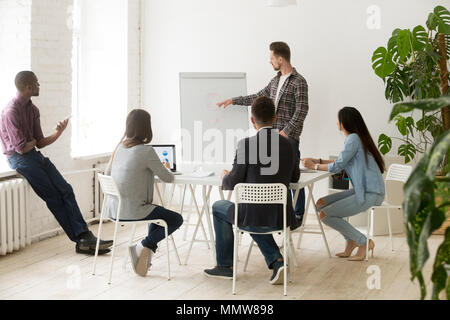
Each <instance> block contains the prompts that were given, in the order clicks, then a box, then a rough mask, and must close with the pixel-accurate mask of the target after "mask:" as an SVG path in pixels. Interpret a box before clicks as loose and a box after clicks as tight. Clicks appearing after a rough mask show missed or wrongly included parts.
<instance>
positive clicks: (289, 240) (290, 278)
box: [287, 231, 295, 282]
mask: <svg viewBox="0 0 450 320" xmlns="http://www.w3.org/2000/svg"><path fill="white" fill-rule="evenodd" d="M287 236H288V239H287V246H288V250H287V255H288V263H287V265H288V268H289V274H288V280H289V282H292V266H291V262H292V254H293V251H294V250H293V248H292V237H291V233H290V232H289V231H288V235H287ZM294 254H295V253H294ZM294 265H295V262H294Z"/></svg>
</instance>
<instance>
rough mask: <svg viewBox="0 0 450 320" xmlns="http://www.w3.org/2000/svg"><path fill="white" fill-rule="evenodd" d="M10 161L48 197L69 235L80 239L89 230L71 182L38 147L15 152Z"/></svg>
mask: <svg viewBox="0 0 450 320" xmlns="http://www.w3.org/2000/svg"><path fill="white" fill-rule="evenodd" d="M8 162H9V165H10V167H11V168H12V169H14V170H16V171H17V172H18V173H20V174H21V175H22V176H24V178H25V179H26V180H27V181H28V183H29V184H30V185H31V187H32V188H33V190H34V192H36V194H37V195H38V196H39V197H40V198H41V199H42V200H44V201H45V203H46V204H47V207H48V209H49V210H50V211H51V212H52V213H53V215H54V216H55V218H56V220H57V221H58V223H59V224H60V226H61V227H62V228H63V229H64V231H65V232H66V234H67V236H68V237H69V239H70V240H72V241H74V242H77V241H78V240H79V236H80V234H82V233H83V232H87V231H88V227H87V224H86V222H85V221H84V218H83V216H82V214H81V211H80V208H79V207H78V204H77V201H76V200H75V194H74V193H73V189H72V187H71V185H70V184H68V183H67V182H66V180H65V179H64V178H63V176H62V175H61V174H60V173H59V171H58V169H56V167H55V166H54V165H53V163H52V162H51V161H50V160H49V159H48V158H46V157H44V156H43V155H42V154H41V153H40V152H39V151H36V150H32V151H30V152H29V153H27V154H23V155H21V154H18V153H15V154H13V155H12V156H11V157H10V158H9V159H8Z"/></svg>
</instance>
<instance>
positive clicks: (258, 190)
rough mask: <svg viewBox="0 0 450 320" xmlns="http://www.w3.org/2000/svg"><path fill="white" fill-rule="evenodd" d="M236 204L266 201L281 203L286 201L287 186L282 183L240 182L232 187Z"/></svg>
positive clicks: (268, 202) (284, 203)
mask: <svg viewBox="0 0 450 320" xmlns="http://www.w3.org/2000/svg"><path fill="white" fill-rule="evenodd" d="M234 191H235V195H236V204H239V203H254V204H258V203H260V204H261V203H266V204H283V205H286V202H287V188H286V186H285V185H284V184H282V183H270V184H262V183H240V184H238V185H236V186H235V188H234Z"/></svg>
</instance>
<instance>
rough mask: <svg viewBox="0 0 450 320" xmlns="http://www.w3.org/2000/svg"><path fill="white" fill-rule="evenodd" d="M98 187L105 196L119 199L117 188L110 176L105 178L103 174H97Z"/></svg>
mask: <svg viewBox="0 0 450 320" xmlns="http://www.w3.org/2000/svg"><path fill="white" fill-rule="evenodd" d="M97 177H98V181H99V182H100V187H101V189H102V191H103V193H104V194H105V195H111V196H115V197H117V198H119V199H120V192H119V188H118V187H117V184H116V182H115V181H114V179H113V178H112V177H111V176H105V175H103V174H100V173H99V174H97Z"/></svg>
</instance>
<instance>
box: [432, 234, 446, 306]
mask: <svg viewBox="0 0 450 320" xmlns="http://www.w3.org/2000/svg"><path fill="white" fill-rule="evenodd" d="M449 267H450V227H448V228H447V229H446V230H445V238H444V241H443V242H442V243H441V245H440V246H439V248H438V250H437V252H436V258H435V260H434V266H433V269H434V271H433V274H432V276H431V281H433V299H435V300H437V299H439V293H440V292H441V291H442V290H443V289H444V288H445V285H446V283H447V279H449V278H450V272H449V271H450V270H449ZM448 281H449V283H448V284H447V299H448V300H450V280H448Z"/></svg>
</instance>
